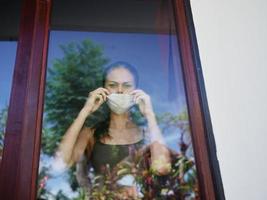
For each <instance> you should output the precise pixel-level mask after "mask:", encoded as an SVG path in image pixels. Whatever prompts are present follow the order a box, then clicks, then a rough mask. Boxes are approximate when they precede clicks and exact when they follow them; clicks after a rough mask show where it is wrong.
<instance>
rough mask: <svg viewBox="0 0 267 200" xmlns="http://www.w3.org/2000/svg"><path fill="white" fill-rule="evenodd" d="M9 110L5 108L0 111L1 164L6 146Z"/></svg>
mask: <svg viewBox="0 0 267 200" xmlns="http://www.w3.org/2000/svg"><path fill="white" fill-rule="evenodd" d="M7 110H8V107H5V108H3V109H2V110H1V111H0V162H1V159H2V151H3V146H4V136H5V128H6V120H7Z"/></svg>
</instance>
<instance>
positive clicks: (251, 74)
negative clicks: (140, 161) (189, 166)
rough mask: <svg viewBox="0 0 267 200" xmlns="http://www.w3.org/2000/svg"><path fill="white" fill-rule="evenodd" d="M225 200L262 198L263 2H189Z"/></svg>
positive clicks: (266, 18) (265, 178) (266, 97)
mask: <svg viewBox="0 0 267 200" xmlns="http://www.w3.org/2000/svg"><path fill="white" fill-rule="evenodd" d="M191 4H192V12H193V16H194V22H195V28H196V33H197V38H198V44H199V50H200V56H201V63H202V67H203V72H204V79H205V84H206V90H207V96H208V101H209V108H210V113H211V117H212V123H213V130H214V134H215V139H216V144H217V150H218V152H217V155H218V159H219V162H220V168H221V173H222V179H223V184H224V190H225V196H226V199H227V200H239V199H240V200H266V199H267V186H266V184H267V172H266V171H267V116H266V114H267V1H266V0H201V1H200V0H191Z"/></svg>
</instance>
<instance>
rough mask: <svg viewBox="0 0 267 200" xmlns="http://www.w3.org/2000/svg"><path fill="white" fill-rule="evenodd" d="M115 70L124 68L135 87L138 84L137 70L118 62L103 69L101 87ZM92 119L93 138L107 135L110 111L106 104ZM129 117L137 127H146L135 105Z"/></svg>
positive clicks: (125, 63)
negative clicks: (93, 120)
mask: <svg viewBox="0 0 267 200" xmlns="http://www.w3.org/2000/svg"><path fill="white" fill-rule="evenodd" d="M117 68H125V69H127V70H128V71H129V72H130V73H131V74H132V75H133V77H134V81H135V86H136V87H137V86H138V83H139V76H138V73H137V70H136V68H135V67H134V66H132V65H130V64H129V63H127V62H124V61H118V62H115V63H112V64H110V65H109V66H108V67H106V68H105V69H104V72H103V86H104V85H105V81H106V77H107V76H108V74H109V73H110V72H111V71H112V70H114V69H117ZM94 116H95V117H94V118H95V119H96V123H95V125H93V128H94V129H95V133H94V136H95V138H96V139H100V138H101V137H103V136H105V135H108V129H109V124H110V109H109V107H108V106H107V104H106V103H104V104H103V105H102V106H101V108H99V109H98V110H97V111H96V113H95V114H94ZM130 117H131V119H132V121H133V122H134V123H135V124H136V125H138V126H144V125H146V119H145V118H144V116H143V115H142V114H141V112H140V110H139V108H138V106H137V105H134V106H133V107H132V108H131V109H130Z"/></svg>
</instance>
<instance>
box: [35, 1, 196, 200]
mask: <svg viewBox="0 0 267 200" xmlns="http://www.w3.org/2000/svg"><path fill="white" fill-rule="evenodd" d="M61 3H62V1H55V3H54V5H53V12H52V25H51V27H52V30H51V32H50V42H49V55H48V66H47V68H48V71H47V80H46V98H45V109H44V117H43V118H44V122H43V135H42V149H41V159H40V168H39V180H38V194H37V195H38V198H39V199H53V198H55V199H61V198H62V199H63V198H65V199H75V198H81V199H83V198H84V199H88V198H89V199H105V198H107V199H167V198H168V199H169V198H170V199H177V198H178V199H197V198H198V185H197V174H196V167H195V160H194V154H193V149H192V142H191V136H190V124H189V119H188V112H187V104H186V95H185V91H184V83H183V75H182V68H181V61H180V56H179V55H180V54H179V47H178V41H177V38H176V32H175V26H174V15H173V7H172V4H171V1H166V0H165V1H156V0H155V1H152V0H151V1H137V0H131V1H121V0H116V1H115V0H114V1H88V2H85V1H84V2H83V3H81V4H77V3H76V4H75V3H74V2H72V3H71V2H68V3H64V6H60V4H61Z"/></svg>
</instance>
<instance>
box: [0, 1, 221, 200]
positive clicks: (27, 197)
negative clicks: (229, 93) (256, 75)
mask: <svg viewBox="0 0 267 200" xmlns="http://www.w3.org/2000/svg"><path fill="white" fill-rule="evenodd" d="M51 5H52V0H24V1H23V8H22V14H21V19H20V20H21V23H20V34H19V41H18V47H17V55H16V62H15V70H14V76H13V83H12V91H11V99H10V104H9V111H8V120H7V127H6V134H5V142H4V150H3V157H2V163H1V169H0V170H1V171H0V194H1V199H8V200H15V199H20V200H34V199H36V188H37V177H38V166H39V156H40V145H41V142H40V141H41V129H42V113H43V103H44V88H45V77H46V60H47V51H48V39H49V27H50V24H49V22H50V16H51V14H50V13H51ZM173 5H174V10H175V19H176V21H175V23H176V28H177V38H178V42H179V48H180V55H179V56H181V61H182V70H183V76H184V83H185V90H186V96H187V104H188V111H189V119H190V127H191V132H192V142H193V148H194V154H195V159H196V167H197V173H198V181H199V189H200V196H201V199H205V200H206V199H207V200H215V199H219V200H221V199H222V200H223V199H225V197H224V191H223V186H222V180H221V175H220V170H219V165H218V160H217V155H216V147H215V141H214V136H213V132H212V126H211V120H210V114H209V110H208V104H207V98H206V93H205V87H204V81H203V75H202V69H201V64H200V58H199V53H198V47H197V42H196V35H195V30H194V25H193V18H192V13H191V6H190V1H189V0H173Z"/></svg>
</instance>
